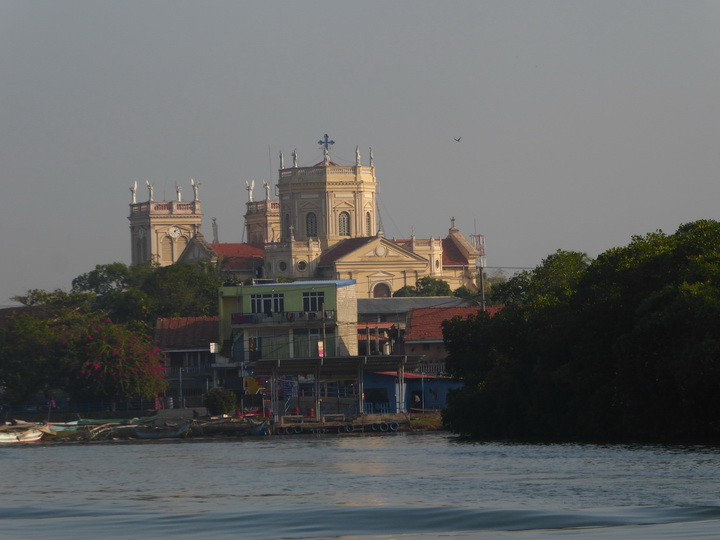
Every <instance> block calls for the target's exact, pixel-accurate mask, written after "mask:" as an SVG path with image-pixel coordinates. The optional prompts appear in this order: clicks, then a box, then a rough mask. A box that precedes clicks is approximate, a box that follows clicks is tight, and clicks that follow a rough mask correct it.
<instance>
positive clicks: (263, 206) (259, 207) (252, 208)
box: [247, 201, 280, 214]
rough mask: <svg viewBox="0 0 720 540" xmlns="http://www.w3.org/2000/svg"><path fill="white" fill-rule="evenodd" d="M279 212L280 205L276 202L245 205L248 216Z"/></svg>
mask: <svg viewBox="0 0 720 540" xmlns="http://www.w3.org/2000/svg"><path fill="white" fill-rule="evenodd" d="M268 208H269V209H270V210H274V211H277V212H279V211H280V203H279V202H278V201H253V202H249V203H247V211H248V214H262V213H264V212H266V211H267V210H268Z"/></svg>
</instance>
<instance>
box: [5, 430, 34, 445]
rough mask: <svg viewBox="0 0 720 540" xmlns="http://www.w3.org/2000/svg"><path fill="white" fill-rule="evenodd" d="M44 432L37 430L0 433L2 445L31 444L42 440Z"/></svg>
mask: <svg viewBox="0 0 720 540" xmlns="http://www.w3.org/2000/svg"><path fill="white" fill-rule="evenodd" d="M42 436H43V432H42V431H40V430H39V429H36V428H24V429H8V430H3V431H0V444H13V443H30V442H37V441H39V440H40V439H42Z"/></svg>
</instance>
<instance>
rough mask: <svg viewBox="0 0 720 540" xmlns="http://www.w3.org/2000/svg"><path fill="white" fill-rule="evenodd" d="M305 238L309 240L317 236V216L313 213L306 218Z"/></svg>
mask: <svg viewBox="0 0 720 540" xmlns="http://www.w3.org/2000/svg"><path fill="white" fill-rule="evenodd" d="M305 236H307V237H308V238H310V237H315V236H317V216H316V215H315V214H313V213H312V212H310V213H309V214H308V215H307V216H305Z"/></svg>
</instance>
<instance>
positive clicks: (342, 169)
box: [280, 165, 373, 178]
mask: <svg viewBox="0 0 720 540" xmlns="http://www.w3.org/2000/svg"><path fill="white" fill-rule="evenodd" d="M372 170H373V168H372V167H364V166H360V167H357V166H349V167H348V166H338V165H330V166H328V167H326V166H324V165H321V166H318V167H301V168H296V169H283V170H282V171H280V178H288V177H292V176H321V175H328V176H331V175H335V174H347V175H353V176H354V175H356V174H366V175H368V176H371V175H372Z"/></svg>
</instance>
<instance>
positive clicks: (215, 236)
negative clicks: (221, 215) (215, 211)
mask: <svg viewBox="0 0 720 540" xmlns="http://www.w3.org/2000/svg"><path fill="white" fill-rule="evenodd" d="M212 222H213V223H212V231H213V244H217V243H218V242H220V240H218V226H217V219H215V218H212Z"/></svg>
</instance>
